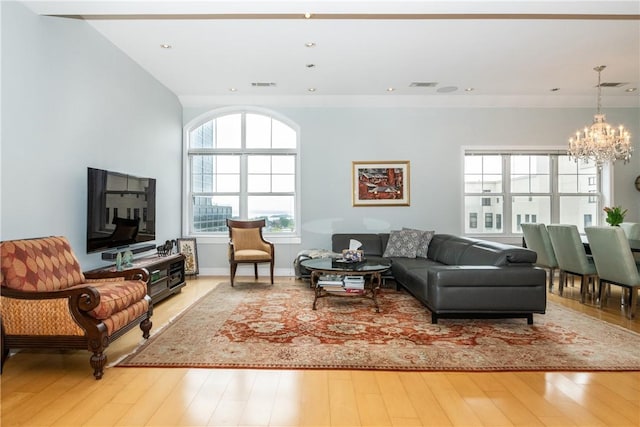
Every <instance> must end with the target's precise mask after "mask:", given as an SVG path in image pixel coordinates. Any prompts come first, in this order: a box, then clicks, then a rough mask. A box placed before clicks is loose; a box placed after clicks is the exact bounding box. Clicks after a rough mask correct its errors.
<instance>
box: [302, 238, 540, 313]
mask: <svg viewBox="0 0 640 427" xmlns="http://www.w3.org/2000/svg"><path fill="white" fill-rule="evenodd" d="M350 239H356V240H358V241H360V242H361V243H362V247H361V249H363V250H364V254H365V257H367V258H368V259H371V258H376V257H379V258H382V257H383V255H384V253H385V248H386V246H387V243H388V240H389V234H388V233H356V234H346V233H341V234H334V235H333V236H332V250H333V251H334V252H336V253H339V252H341V250H342V249H344V248H347V247H348V246H349V240H350ZM536 256H537V255H536V253H535V252H534V251H532V250H529V249H526V248H521V247H518V246H513V245H506V244H502V243H496V242H490V241H486V240H479V239H472V238H466V237H459V236H454V235H450V234H435V235H434V236H433V238H432V240H431V242H430V243H429V247H428V252H427V257H426V258H423V257H422V258H418V257H416V258H408V257H390V258H388V259H390V260H391V261H392V263H391V269H390V271H389V272H388V273H387V276H386V278H393V279H394V280H395V282H396V284H397V286H398V287H402V288H405V289H406V290H407V291H409V292H410V293H411V294H412V295H413V296H414V297H416V298H417V299H418V300H419V301H420V302H422V303H423V304H424V305H425V306H426V307H427V308H428V309H429V311H430V312H431V315H432V318H431V319H432V323H437V322H438V319H439V318H445V317H463V318H473V317H525V318H527V321H528V323H529V324H531V323H533V314H534V313H540V314H542V313H544V312H545V310H546V304H547V299H546V298H547V293H546V286H545V283H546V274H545V271H544V270H542V269H540V268H538V267H535V266H534V265H533V264H534V263H535V261H536ZM304 258H305V256H304V255H301V256H299V257H298V258H297V259H296V260H295V261H294V265H295V269H296V276H298V277H308V275H309V272H308V271H306V269H304V267H303V266H301V265H300V261H301V260H302V259H304Z"/></svg>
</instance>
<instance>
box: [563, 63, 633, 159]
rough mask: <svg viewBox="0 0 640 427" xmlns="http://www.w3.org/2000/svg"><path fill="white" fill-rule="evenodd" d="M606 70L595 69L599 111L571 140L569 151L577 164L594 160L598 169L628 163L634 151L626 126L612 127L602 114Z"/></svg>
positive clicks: (601, 66) (600, 67)
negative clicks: (601, 74) (616, 163)
mask: <svg viewBox="0 0 640 427" xmlns="http://www.w3.org/2000/svg"><path fill="white" fill-rule="evenodd" d="M605 68H606V65H600V66H597V67H595V68H594V70H595V71H597V72H598V86H597V87H598V110H597V112H596V114H595V116H593V124H592V125H591V126H590V127H585V128H584V129H583V130H582V131H577V132H576V135H575V137H573V138H569V151H568V154H569V156H571V158H572V159H574V160H575V161H576V162H577V161H578V160H583V161H585V162H586V163H589V161H591V160H593V161H595V163H596V165H597V166H598V167H602V165H603V164H604V163H608V162H615V161H616V160H623V161H624V162H625V163H627V162H628V161H629V159H630V158H631V152H632V151H633V147H632V146H631V135H630V134H629V132H628V131H626V130H625V129H624V126H622V125H620V127H618V128H617V129H616V128H613V127H611V126H610V125H608V124H607V122H606V121H605V117H604V114H602V113H601V112H600V107H601V98H602V86H601V84H600V73H601V72H602V70H604V69H605Z"/></svg>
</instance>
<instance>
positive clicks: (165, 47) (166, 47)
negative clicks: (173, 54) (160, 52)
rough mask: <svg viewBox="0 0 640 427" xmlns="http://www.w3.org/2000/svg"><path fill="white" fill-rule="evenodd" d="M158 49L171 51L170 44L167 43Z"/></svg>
mask: <svg viewBox="0 0 640 427" xmlns="http://www.w3.org/2000/svg"><path fill="white" fill-rule="evenodd" d="M160 47H161V48H163V49H171V47H172V46H171V45H170V44H167V43H162V44H161V45H160Z"/></svg>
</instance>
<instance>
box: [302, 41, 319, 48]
mask: <svg viewBox="0 0 640 427" xmlns="http://www.w3.org/2000/svg"><path fill="white" fill-rule="evenodd" d="M304 45H305V46H306V47H316V44H315V43H314V42H306V43H305V44H304Z"/></svg>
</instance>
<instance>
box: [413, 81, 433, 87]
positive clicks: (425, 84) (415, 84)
mask: <svg viewBox="0 0 640 427" xmlns="http://www.w3.org/2000/svg"><path fill="white" fill-rule="evenodd" d="M437 85H438V83H436V82H412V83H411V84H410V85H409V87H436V86H437Z"/></svg>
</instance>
